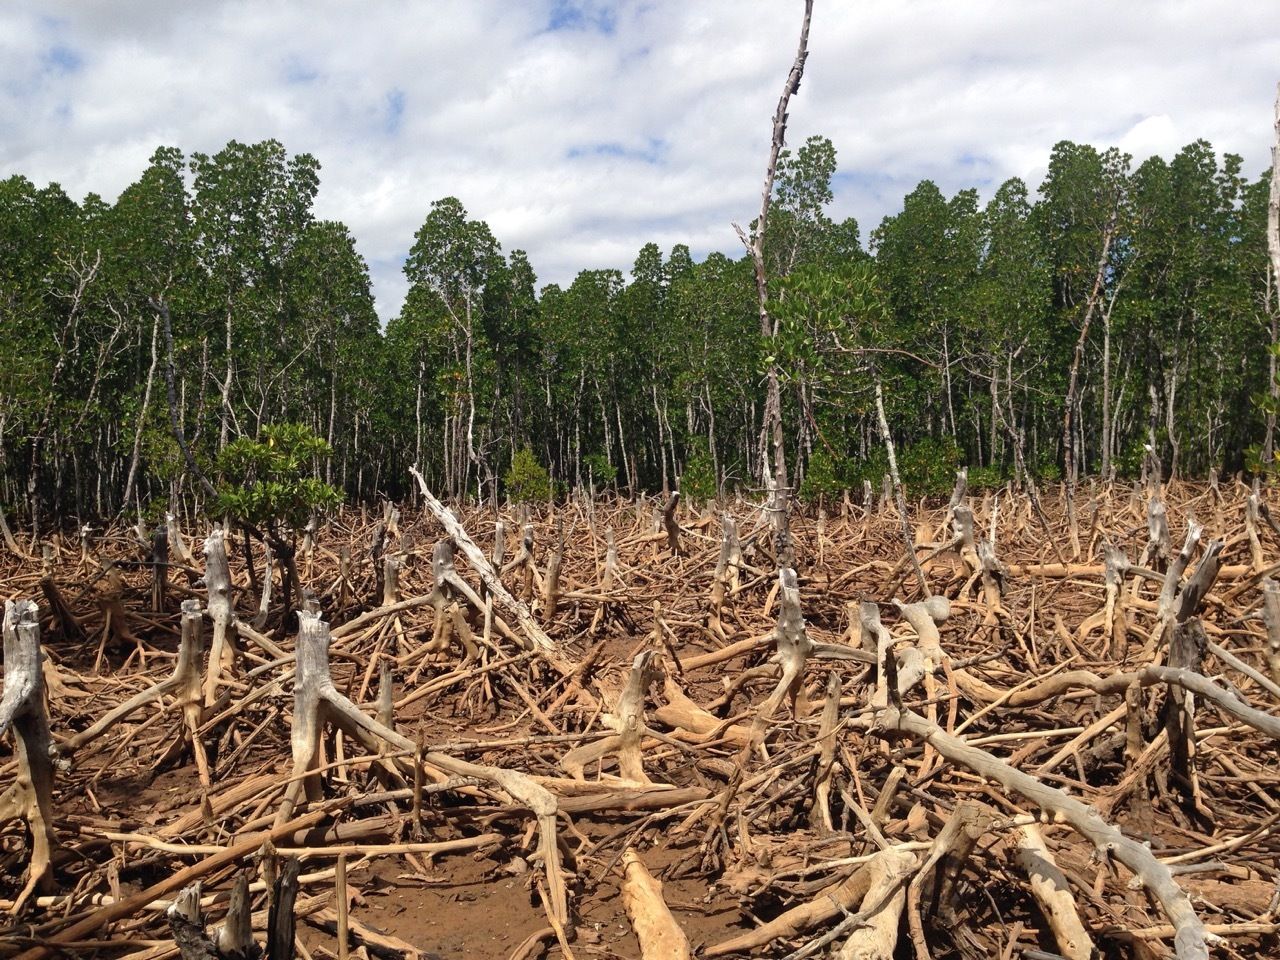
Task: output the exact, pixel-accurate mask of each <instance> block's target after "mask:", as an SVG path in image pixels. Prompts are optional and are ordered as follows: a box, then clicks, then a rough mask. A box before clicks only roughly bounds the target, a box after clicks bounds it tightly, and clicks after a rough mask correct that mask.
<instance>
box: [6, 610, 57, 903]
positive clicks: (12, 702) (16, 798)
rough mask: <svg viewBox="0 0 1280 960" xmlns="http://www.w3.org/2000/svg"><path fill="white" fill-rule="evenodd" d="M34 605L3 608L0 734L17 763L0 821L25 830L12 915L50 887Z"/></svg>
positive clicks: (46, 766)
mask: <svg viewBox="0 0 1280 960" xmlns="http://www.w3.org/2000/svg"><path fill="white" fill-rule="evenodd" d="M42 660H43V657H42V655H41V653H40V617H39V608H38V607H37V606H36V604H35V602H34V601H31V600H18V601H16V602H15V601H12V600H10V601H8V602H6V603H5V607H4V696H3V697H2V698H0V736H3V735H4V733H5V732H6V731H7V730H9V728H10V727H12V728H13V739H14V743H15V746H16V751H15V752H16V754H17V761H18V771H17V776H16V777H15V779H14V782H13V785H12V786H10V787H9V789H8V790H6V791H5V792H4V793H3V794H2V795H0V824H3V823H8V822H9V821H11V820H22V821H23V822H24V823H26V825H27V830H28V832H29V834H30V843H31V848H30V849H31V859H30V860H29V862H28V865H27V882H26V884H25V885H24V886H23V888H22V891H21V892H20V893H19V894H18V896H17V898H16V899H15V900H14V905H13V911H14V913H17V912H18V911H19V910H20V909H21V908H22V905H23V904H25V903H26V901H27V898H28V897H30V896H31V894H32V893H33V892H34V891H35V889H36V888H37V887H41V888H43V889H46V890H47V889H49V888H50V887H52V885H53V875H52V871H53V860H52V857H53V849H54V847H55V846H56V845H57V838H56V837H55V835H54V832H53V759H52V754H53V740H52V738H51V736H50V735H49V715H48V713H47V712H46V711H45V703H44V674H43V669H42Z"/></svg>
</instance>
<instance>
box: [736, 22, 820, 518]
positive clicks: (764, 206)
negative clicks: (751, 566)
mask: <svg viewBox="0 0 1280 960" xmlns="http://www.w3.org/2000/svg"><path fill="white" fill-rule="evenodd" d="M812 18H813V0H805V4H804V21H803V23H801V25H800V44H799V48H798V49H797V50H796V58H795V60H794V61H793V62H792V64H791V71H790V72H789V73H788V74H787V80H786V83H785V84H783V87H782V96H781V97H779V98H778V107H777V109H776V110H775V111H774V113H773V139H772V141H771V142H770V145H769V163H768V165H767V166H766V167H765V173H764V186H763V187H762V189H761V191H760V216H759V217H758V218H757V220H756V230H755V236H754V237H753V238H752V239H751V240H750V241H748V239H747V235H746V234H745V233H744V232H743V231H742V228H741V227H737V225H736V224H735V228H736V229H737V231H738V236H739V238H740V239H741V240H742V243H743V245H744V246H745V247H746V248H747V251H748V252H749V253H750V254H751V260H752V263H753V264H754V266H755V278H756V299H757V302H758V304H759V311H760V336H761V337H762V338H763V339H764V340H766V341H769V340H772V339H773V338H774V337H776V336H777V334H778V330H777V324H776V323H775V322H774V321H773V320H772V319H771V318H770V317H769V305H768V297H769V284H768V277H767V275H766V273H765V264H764V236H765V230H766V227H767V226H768V222H769V204H770V202H771V201H772V199H773V180H774V177H775V176H776V175H777V171H778V154H780V153H781V152H782V145H783V143H784V142H785V141H786V138H787V105H788V103H790V101H791V96H792V94H794V93H795V92H796V90H798V89H799V88H800V78H801V77H802V76H803V75H804V62H805V60H806V59H807V58H808V56H809V23H810V21H811V20H812ZM765 380H766V387H765V406H764V429H763V430H762V431H761V435H760V440H761V444H760V446H761V449H760V460H761V462H762V463H768V462H769V456H768V447H769V443H770V440H772V446H773V466H774V480H775V483H776V485H777V487H776V492H775V497H776V499H777V501H778V502H777V503H775V504H774V507H775V510H776V509H777V508H778V507H780V506H781V504H782V503H785V498H786V496H787V458H786V449H785V443H784V438H783V435H782V391H781V389H780V385H779V381H778V365H777V363H776V362H774V361H770V363H769V369H768V372H767V374H766V378H765ZM779 519H780V520H781V519H783V518H781V517H780V518H779Z"/></svg>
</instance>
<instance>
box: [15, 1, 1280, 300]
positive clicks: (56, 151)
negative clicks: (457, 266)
mask: <svg viewBox="0 0 1280 960" xmlns="http://www.w3.org/2000/svg"><path fill="white" fill-rule="evenodd" d="M816 7H817V10H816V11H815V14H814V21H813V36H812V44H811V48H812V49H811V54H810V58H809V63H808V71H807V74H806V77H805V80H804V83H803V85H802V88H801V91H800V94H799V96H798V97H797V98H796V99H795V100H794V101H793V104H792V110H791V129H790V139H791V142H792V143H800V142H802V141H803V140H804V138H805V137H806V136H808V135H810V134H812V133H823V134H826V135H827V136H830V137H831V138H832V140H833V141H834V142H835V145H836V147H837V150H838V151H839V159H840V170H841V172H842V176H841V177H840V178H839V180H838V182H837V185H836V187H837V190H836V193H837V196H836V203H835V207H836V210H835V212H836V213H837V215H841V216H843V215H848V214H853V215H856V216H857V217H858V219H859V221H860V222H861V225H862V232H863V236H864V237H865V236H866V235H867V234H869V233H870V231H871V230H872V229H873V228H874V227H875V225H876V224H877V223H878V221H879V219H880V218H881V217H882V216H883V215H884V214H886V213H890V212H893V210H895V209H896V208H897V207H898V206H899V205H900V203H901V199H902V196H903V194H904V193H905V192H907V191H908V190H910V189H911V188H912V187H913V186H914V185H915V183H916V182H917V181H918V180H920V179H922V178H925V177H930V178H933V179H935V180H937V181H938V183H939V185H940V186H941V187H942V188H943V189H944V190H946V191H949V192H950V191H954V190H957V189H960V188H962V187H965V186H978V187H979V188H980V189H981V191H982V192H983V193H984V195H989V194H990V193H991V192H992V191H993V190H994V188H995V186H996V185H998V184H999V183H1000V182H1001V181H1002V180H1004V179H1005V178H1007V177H1009V176H1021V177H1024V178H1025V179H1027V180H1028V181H1030V182H1031V183H1033V184H1034V183H1036V182H1037V181H1038V180H1039V178H1040V177H1041V176H1042V175H1043V170H1044V165H1045V163H1046V161H1047V158H1048V154H1049V150H1050V148H1051V147H1052V145H1053V144H1054V143H1055V142H1056V141H1057V140H1059V139H1064V138H1067V139H1074V140H1078V141H1088V142H1093V143H1096V144H1098V145H1100V146H1106V145H1111V144H1116V145H1119V146H1121V147H1122V148H1123V149H1125V150H1128V151H1129V152H1131V153H1133V154H1134V155H1135V160H1136V162H1140V161H1141V160H1142V159H1143V158H1144V157H1145V156H1146V155H1147V154H1149V153H1151V152H1159V153H1161V154H1163V155H1165V156H1170V155H1172V153H1173V152H1175V151H1176V150H1177V149H1178V147H1179V146H1181V145H1182V144H1183V143H1184V142H1186V141H1189V140H1193V139H1196V138H1198V137H1204V138H1206V139H1208V140H1210V141H1211V142H1212V143H1213V144H1214V146H1215V147H1216V148H1218V149H1219V150H1230V151H1232V152H1236V153H1240V154H1242V155H1243V156H1244V158H1245V164H1246V166H1245V169H1246V172H1248V173H1249V174H1250V175H1254V174H1256V173H1259V172H1261V170H1262V169H1263V168H1264V167H1265V165H1266V163H1267V162H1268V154H1267V149H1268V146H1269V142H1270V136H1271V125H1270V111H1271V101H1272V96H1273V94H1274V89H1275V87H1274V85H1275V82H1276V80H1277V79H1278V76H1277V74H1280V4H1267V3H1250V4H1239V3H1229V2H1226V0H1218V2H1210V0H1202V2H1188V3H1180V4H1170V3H1165V2H1158V0H1148V2H1138V0H1135V2H1131V3H1127V4H1120V5H1118V4H1113V3H1105V2H1102V0H1080V2H1077V3H1074V4H1070V5H1067V4H1062V3H1057V2H1052V0H1024V2H1020V3H1017V4H1008V3H995V2H994V0H975V2H969V3H955V2H953V0H949V2H948V0H917V2H901V0H864V2H861V3H858V4H848V3H839V2H836V0H817V3H816ZM575 11H576V12H575ZM799 12H800V3H799V2H798V0H795V2H779V0H699V2H697V3H688V2H681V0H655V2H648V3H636V2H632V3H621V2H619V3H614V4H607V3H592V4H589V5H583V4H575V3H565V2H561V0H557V2H554V3H552V2H546V3H540V4H539V3H528V4H511V3H498V2H496V0H471V2H467V0H450V2H436V3H432V4H429V5H428V4H403V3H392V2H386V0H384V2H369V3H362V4H351V3H345V2H338V0H329V2H322V3H301V2H292V3H291V2H281V3H273V4H263V3H251V2H221V3H206V4H200V5H183V4H172V3H167V2H165V3H160V2H152V0H146V2H138V0H134V2H132V3H129V4H84V3H80V2H77V0H59V2H55V3H48V2H42V3H37V2H35V0H22V2H19V3H17V4H12V3H11V4H9V5H6V7H5V8H4V10H3V11H0V176H8V175H9V174H12V173H22V174H25V175H27V176H29V177H31V178H32V179H33V180H36V181H37V182H46V181H50V180H54V181H58V182H60V183H62V184H63V186H64V187H65V188H66V189H67V190H68V191H69V192H70V193H72V194H73V195H83V194H84V193H85V192H87V191H90V190H93V191H96V192H99V193H102V194H104V195H105V196H107V197H113V196H114V195H115V194H116V193H118V192H119V190H120V189H122V188H123V187H124V186H126V185H127V184H128V183H129V182H131V181H132V180H133V179H135V178H136V177H137V176H138V174H139V173H140V172H141V170H142V168H143V166H144V165H145V163H146V160H147V157H148V156H149V155H150V154H151V152H152V150H153V149H154V148H155V147H156V146H158V145H160V144H162V143H163V144H172V145H176V146H179V147H181V148H183V149H184V150H186V151H187V152H191V151H195V150H203V151H213V150H217V149H218V148H219V147H221V146H222V145H223V144H224V143H226V141H227V140H230V139H233V138H234V139H238V140H242V141H250V140H257V139H263V138H267V137H275V138H277V139H279V140H281V141H282V142H283V143H284V144H285V145H286V146H287V147H288V148H289V149H290V150H292V151H295V152H299V151H309V152H311V153H314V154H315V155H316V156H317V157H318V158H319V159H320V161H321V163H322V164H323V168H322V171H321V177H322V184H321V192H320V197H319V199H318V201H317V207H318V212H319V213H320V215H322V216H326V217H334V218H338V219H341V220H343V221H345V222H346V223H347V224H348V225H349V226H350V227H351V229H352V230H353V232H354V233H355V235H356V237H357V241H358V243H359V246H360V249H361V251H362V252H363V253H364V255H365V257H366V258H367V259H368V260H369V262H370V265H371V269H372V271H373V276H374V282H375V288H376V292H377V295H378V298H379V310H380V312H381V313H382V314H383V316H389V315H391V314H394V312H395V311H396V310H397V309H398V307H399V303H400V301H401V300H402V298H403V296H404V290H405V284H404V281H403V279H402V277H401V276H400V275H399V269H400V263H401V260H402V258H403V256H404V254H405V253H406V252H407V250H408V248H409V246H410V244H411V243H412V238H413V233H414V231H415V230H416V229H417V227H418V226H419V225H420V224H421V222H422V219H423V218H424V217H425V215H426V213H427V211H428V209H429V206H430V203H431V201H432V200H435V199H438V198H439V197H442V196H446V195H450V194H452V195H456V196H458V197H459V198H460V199H461V200H462V201H463V203H464V204H465V205H466V206H467V208H468V210H469V212H470V213H471V215H472V216H474V217H479V218H482V219H485V220H487V221H488V222H489V224H490V225H491V227H492V228H493V230H494V233H495V234H496V235H497V237H498V239H499V240H500V241H501V242H502V244H503V246H504V247H505V248H506V249H508V250H510V249H513V248H516V247H522V248H524V249H526V250H527V251H528V252H529V254H530V258H531V259H532V261H533V264H534V267H535V269H536V270H537V271H538V273H539V276H540V278H541V279H542V280H543V281H544V282H549V281H556V282H561V283H564V282H567V281H568V280H570V279H572V276H573V274H574V273H575V272H576V271H577V270H578V269H581V268H585V267H605V266H613V267H618V268H621V269H624V270H625V269H627V268H628V267H629V266H630V263H631V260H632V258H633V256H634V253H635V251H636V250H638V249H639V247H640V246H641V245H642V244H643V243H645V242H646V241H648V240H655V241H658V242H659V243H660V244H661V245H662V246H664V247H670V245H671V244H672V243H675V242H680V241H685V242H688V243H690V245H691V246H693V248H694V249H695V252H697V253H705V252H706V251H707V250H709V249H722V250H726V251H734V250H736V249H737V241H736V239H735V237H734V235H733V231H732V229H731V227H730V225H729V224H730V221H732V220H739V221H745V220H748V219H750V217H751V216H752V215H753V213H754V211H755V208H756V205H757V202H758V200H757V197H758V190H759V179H760V175H761V172H762V166H763V162H764V158H765V154H766V150H767V147H768V137H769V124H770V118H771V116H772V113H773V108H774V105H775V103H776V102H777V96H778V92H779V90H780V88H781V84H782V79H783V76H784V75H785V72H786V70H787V68H788V66H789V65H790V62H791V58H792V56H793V54H794V51H795V43H796V33H797V29H798V26H799ZM553 22H560V23H562V24H564V25H565V28H564V29H558V30H548V29H547V27H548V26H549V25H550V24H551V23H553ZM602 26H603V27H604V28H605V29H600V28H601V27H602ZM397 104H398V105H399V108H397Z"/></svg>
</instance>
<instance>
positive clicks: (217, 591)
mask: <svg viewBox="0 0 1280 960" xmlns="http://www.w3.org/2000/svg"><path fill="white" fill-rule="evenodd" d="M204 562H205V570H204V582H205V586H206V587H207V588H208V590H209V621H210V622H211V623H212V624H213V638H212V640H211V641H210V643H209V668H208V671H207V672H206V673H205V680H204V703H205V706H206V707H211V706H213V704H214V703H215V702H216V701H217V699H218V682H219V680H220V679H221V678H222V676H223V674H230V673H232V672H234V670H235V664H236V618H235V610H234V608H233V607H232V604H231V568H230V567H229V566H228V565H227V544H226V539H225V534H224V533H223V530H222V527H220V526H219V525H217V524H214V527H213V530H212V531H211V532H210V534H209V536H208V537H207V538H206V539H205V541H204Z"/></svg>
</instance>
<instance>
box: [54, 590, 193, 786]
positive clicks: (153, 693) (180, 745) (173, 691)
mask: <svg viewBox="0 0 1280 960" xmlns="http://www.w3.org/2000/svg"><path fill="white" fill-rule="evenodd" d="M203 658H204V628H203V619H202V617H201V615H200V605H199V604H198V603H197V602H196V601H195V600H184V601H183V602H182V639H181V641H180V642H179V645H178V658H177V661H176V662H175V663H174V667H173V673H172V674H170V676H169V677H168V678H167V679H165V680H162V681H160V682H159V683H157V684H154V685H153V686H150V687H148V688H147V689H146V690H143V691H141V692H139V693H137V694H135V695H134V696H132V697H130V698H129V699H128V700H126V701H125V702H124V703H122V704H120V705H119V706H117V707H116V708H115V709H113V710H110V711H108V712H107V713H105V714H104V715H103V716H101V717H99V718H98V720H97V721H96V722H95V723H93V724H92V725H91V726H89V727H86V728H85V729H84V730H81V731H80V732H79V733H76V734H73V735H72V736H71V737H68V738H67V739H66V740H65V741H63V742H62V744H60V745H59V748H58V749H59V751H60V752H62V753H65V754H72V753H75V752H77V751H80V750H82V749H83V748H84V747H85V746H86V745H87V744H89V743H92V742H93V741H94V740H96V739H97V738H98V737H100V736H102V735H103V734H104V733H106V732H107V731H108V730H110V729H111V728H112V727H114V726H115V725H116V724H117V723H120V722H121V721H122V720H124V719H125V718H127V717H129V716H131V715H133V714H135V713H137V712H138V711H139V710H141V709H142V708H143V707H146V706H149V705H151V704H155V703H160V704H163V706H162V707H161V710H162V712H163V711H167V710H170V709H173V708H175V707H176V708H180V709H181V710H182V723H183V728H184V730H183V734H182V736H181V737H180V738H179V739H178V740H177V741H175V743H174V744H173V745H171V746H170V747H169V748H168V749H167V750H166V751H165V753H164V754H163V755H162V756H161V758H160V760H159V761H158V764H163V763H165V762H168V761H170V760H172V759H174V758H175V757H176V756H177V755H178V754H179V753H180V752H181V751H182V750H183V749H189V750H190V751H191V754H192V756H193V757H194V758H195V762H196V769H197V770H198V771H199V773H200V782H201V783H202V784H204V786H205V787H208V786H209V785H210V782H211V780H210V774H209V761H208V758H207V755H206V753H205V749H204V744H203V743H202V742H201V740H200V735H199V731H200V724H201V723H202V722H203V721H204V712H205V711H204V704H203V703H202V702H201V695H200V694H201V690H200V680H201V669H200V668H201V664H202V661H203ZM171 696H172V697H173V698H174V699H173V700H172V701H171V702H169V703H164V701H165V699H166V698H168V697H171Z"/></svg>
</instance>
